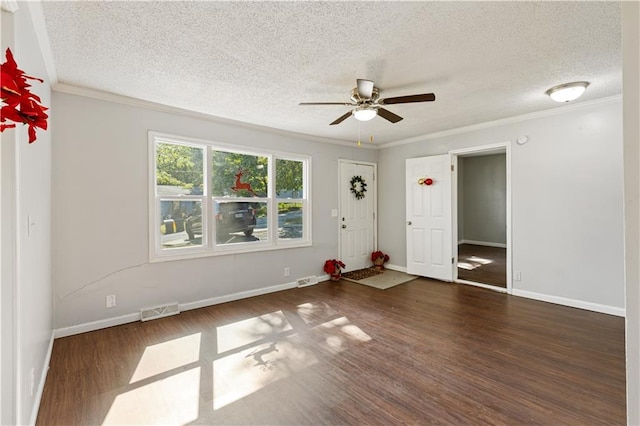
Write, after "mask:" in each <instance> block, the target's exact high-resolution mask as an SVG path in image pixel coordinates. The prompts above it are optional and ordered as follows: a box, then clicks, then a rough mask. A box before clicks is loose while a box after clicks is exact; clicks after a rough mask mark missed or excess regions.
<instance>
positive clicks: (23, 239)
mask: <svg viewBox="0 0 640 426" xmlns="http://www.w3.org/2000/svg"><path fill="white" fill-rule="evenodd" d="M11 21H13V22H11ZM2 23H3V27H4V25H5V23H9V24H10V27H12V30H13V34H9V37H8V38H6V39H5V37H4V36H6V34H5V31H6V30H5V29H4V28H3V44H2V62H4V51H5V49H6V47H7V44H5V43H12V44H13V46H12V51H13V53H14V57H15V59H16V62H17V63H18V67H19V68H20V69H22V70H24V71H25V72H26V74H28V75H33V76H37V77H41V78H45V79H46V77H47V71H46V68H45V65H44V61H43V59H42V56H41V53H40V47H39V44H38V40H37V38H36V35H35V30H34V26H33V22H32V20H31V14H30V12H29V6H28V5H27V4H26V3H19V7H18V9H17V11H16V12H15V13H13V15H12V16H9V15H6V12H3V20H2ZM11 39H13V40H11ZM31 84H32V87H31V90H32V92H33V93H35V94H37V95H38V96H40V98H41V99H42V104H43V105H45V106H50V105H51V89H50V85H49V83H48V82H45V83H44V84H40V83H38V82H31ZM37 135H38V138H37V140H36V141H35V142H34V143H32V144H29V143H28V136H27V128H26V127H24V126H22V125H19V126H18V128H17V129H16V130H15V131H8V132H6V134H4V135H3V137H2V144H3V149H2V154H3V156H2V170H3V175H2V191H3V194H2V201H3V206H2V212H3V222H2V223H3V234H2V248H3V253H5V249H9V250H12V251H13V256H12V257H11V258H10V259H7V258H5V257H3V263H2V268H3V281H2V287H3V292H2V296H3V298H2V307H3V314H4V311H5V308H9V309H10V310H11V311H12V315H13V316H12V318H11V320H10V324H11V330H5V328H4V327H5V325H4V324H3V335H2V337H3V340H2V357H3V363H2V370H3V371H2V415H1V416H2V418H1V420H2V423H3V424H26V423H29V422H32V421H35V418H34V417H33V416H34V415H35V413H36V411H35V409H36V408H37V406H38V402H39V392H41V386H42V385H43V384H44V380H43V379H44V377H45V375H46V364H47V361H48V355H49V354H50V352H49V351H50V343H51V337H52V328H53V327H52V280H51V143H52V141H51V133H50V132H44V131H41V130H38V132H37ZM5 144H12V148H13V149H7V148H6V147H5ZM6 154H8V155H6ZM5 172H9V173H8V174H5ZM28 218H29V219H30V220H28ZM4 219H6V221H5V220H4ZM7 260H8V262H9V263H8V264H7V263H5V261H7ZM5 267H6V268H8V269H10V270H11V272H12V273H10V274H9V275H7V276H6V275H5V274H4V273H5ZM6 277H8V278H9V279H8V281H5V280H4V279H5V278H6ZM5 295H10V296H11V297H14V299H13V300H12V301H11V302H9V303H10V304H9V305H7V300H6V299H5ZM5 319H6V318H5V317H4V316H3V323H4V320H5ZM5 332H6V333H5ZM5 338H7V340H8V341H7V340H5ZM5 356H6V357H5ZM5 360H8V362H9V363H8V364H5V362H4V361H5ZM10 364H12V365H11V368H13V371H12V372H7V371H5V369H6V368H7V367H8V366H9V365H10ZM32 379H33V382H34V386H33V387H32V384H31V383H32ZM9 380H11V381H9ZM13 380H15V382H12V381H13Z"/></svg>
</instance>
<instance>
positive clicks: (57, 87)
mask: <svg viewBox="0 0 640 426" xmlns="http://www.w3.org/2000/svg"><path fill="white" fill-rule="evenodd" d="M52 90H54V91H55V92H60V93H67V94H70V95H76V96H84V97H88V98H93V99H99V100H103V101H107V102H114V103H119V104H124V105H129V106H134V107H138V108H144V109H149V110H153V111H158V112H164V113H168V114H174V115H180V116H183V117H189V118H195V119H199V120H205V121H211V122H214V123H219V124H226V125H231V126H236V127H242V128H245V129H250V130H256V131H261V132H266V133H271V134H275V135H279V136H285V137H294V138H301V139H304V140H307V141H313V142H321V143H330V144H334V145H341V146H346V147H350V148H353V147H354V142H352V141H344V140H339V139H331V138H323V137H319V136H313V135H309V134H305V133H297V132H290V131H286V130H281V129H276V128H273V127H268V126H261V125H258V124H251V123H245V122H242V121H237V120H232V119H229V118H223V117H218V116H215V115H211V114H205V113H201V112H197V111H192V110H188V109H184V108H178V107H173V106H169V105H164V104H160V103H157V102H151V101H145V100H142V99H138V98H131V97H128V96H123V95H118V94H115V93H110V92H104V91H101V90H96V89H89V88H86V87H80V86H74V85H71V84H65V83H56V84H52ZM621 101H622V95H615V96H609V97H606V98H600V99H596V100H593V101H586V102H579V103H575V104H571V105H564V106H559V107H556V108H552V109H547V110H543V111H537V112H532V113H528V114H522V115H517V116H513V117H507V118H501V119H498V120H494V121H487V122H484V123H479V124H472V125H470V126H463V127H457V128H454V129H449V130H443V131H441V132H435V133H428V134H425V135H421V136H414V137H411V138H408V139H401V140H397V141H393V142H387V143H383V144H380V145H371V144H362V145H360V146H357V148H361V149H374V150H378V149H383V148H392V147H394V146H400V145H408V144H412V143H416V142H422V141H425V140H431V139H437V138H443V137H447V136H452V135H458V134H463V133H469V132H474V131H478V130H483V129H489V128H492V127H497V126H503V125H507V124H513V123H519V122H523V121H528V120H535V119H538V118H543V117H551V116H555V115H560V114H565V113H567V112H571V111H576V110H581V109H586V108H593V107H594V106H598V105H607V104H611V103H616V102H621Z"/></svg>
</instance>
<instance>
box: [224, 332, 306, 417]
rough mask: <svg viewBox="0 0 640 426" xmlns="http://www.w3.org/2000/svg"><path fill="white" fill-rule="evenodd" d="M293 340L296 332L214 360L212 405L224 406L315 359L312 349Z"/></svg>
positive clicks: (304, 366)
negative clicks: (282, 338)
mask: <svg viewBox="0 0 640 426" xmlns="http://www.w3.org/2000/svg"><path fill="white" fill-rule="evenodd" d="M295 340H296V339H295V335H294V336H289V337H287V338H286V339H284V340H281V341H278V342H272V343H264V344H260V345H256V346H254V347H253V348H251V349H248V350H245V351H240V352H237V353H234V354H231V355H228V356H226V357H224V358H221V359H217V360H215V361H214V362H213V377H214V379H213V391H214V400H213V409H214V410H218V409H220V408H222V407H225V406H227V405H229V404H231V403H233V402H235V401H238V400H240V399H242V398H244V397H246V396H249V395H251V394H252V393H254V392H257V391H259V390H260V389H262V388H264V387H265V386H268V385H269V384H272V383H275V382H277V381H278V380H281V379H284V378H287V377H289V376H291V375H293V374H295V373H297V372H299V371H302V370H303V369H305V368H308V367H310V366H311V365H313V364H316V363H318V358H317V357H316V356H315V355H314V353H313V352H312V351H310V350H309V349H306V348H305V347H304V346H302V345H298V344H297V343H296V342H295ZM283 402H284V401H283Z"/></svg>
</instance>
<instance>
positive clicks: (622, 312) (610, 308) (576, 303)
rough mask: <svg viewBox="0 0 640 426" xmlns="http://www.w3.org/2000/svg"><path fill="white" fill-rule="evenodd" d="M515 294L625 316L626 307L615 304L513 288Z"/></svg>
mask: <svg viewBox="0 0 640 426" xmlns="http://www.w3.org/2000/svg"><path fill="white" fill-rule="evenodd" d="M512 294H513V295H514V296H519V297H526V298H527V299H535V300H540V301H542V302H549V303H555V304H556V305H564V306H570V307H572V308H579V309H585V310H587V311H593V312H600V313H603V314H609V315H615V316H618V317H623V318H624V317H625V316H626V312H625V309H624V308H616V307H615V306H608V305H601V304H599V303H592V302H585V301H582V300H575V299H568V298H566V297H559V296H550V295H548V294H541V293H534V292H532V291H525V290H517V289H513V291H512Z"/></svg>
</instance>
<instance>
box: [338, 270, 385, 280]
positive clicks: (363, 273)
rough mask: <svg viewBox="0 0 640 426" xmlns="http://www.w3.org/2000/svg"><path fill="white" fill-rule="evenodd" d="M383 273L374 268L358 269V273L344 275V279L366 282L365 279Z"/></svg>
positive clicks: (352, 272)
mask: <svg viewBox="0 0 640 426" xmlns="http://www.w3.org/2000/svg"><path fill="white" fill-rule="evenodd" d="M381 273H382V271H378V270H377V269H374V268H365V269H358V270H357V271H351V272H346V273H344V274H342V278H346V279H348V280H355V281H359V280H364V279H365V278H369V277H374V276H376V275H378V274H381Z"/></svg>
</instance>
